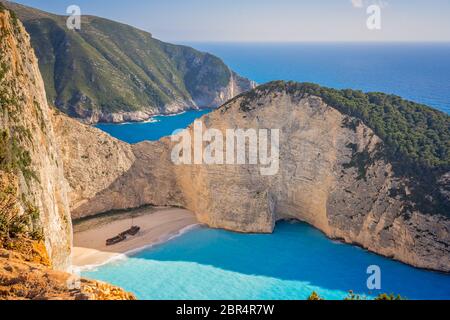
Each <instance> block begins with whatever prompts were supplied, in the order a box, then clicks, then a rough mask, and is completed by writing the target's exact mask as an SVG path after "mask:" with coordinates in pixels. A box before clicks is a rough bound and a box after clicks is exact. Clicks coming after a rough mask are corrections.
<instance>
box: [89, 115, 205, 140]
mask: <svg viewBox="0 0 450 320" xmlns="http://www.w3.org/2000/svg"><path fill="white" fill-rule="evenodd" d="M211 111H212V110H211V109H202V110H190V111H186V112H183V113H180V114H175V115H167V116H155V117H152V118H151V119H150V120H149V121H146V122H133V123H131V122H130V123H123V124H112V123H99V124H98V125H96V127H97V128H99V129H101V130H103V131H105V132H106V133H109V134H110V135H111V136H113V137H114V138H117V139H119V140H122V141H125V142H128V143H139V142H142V141H146V140H147V141H157V140H159V139H161V138H163V137H167V136H170V135H172V133H173V132H174V131H175V130H178V129H185V128H187V127H188V126H189V125H190V124H191V123H193V122H194V120H195V119H198V118H200V117H201V116H203V115H205V114H207V113H209V112H211Z"/></svg>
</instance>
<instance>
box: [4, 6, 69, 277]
mask: <svg viewBox="0 0 450 320" xmlns="http://www.w3.org/2000/svg"><path fill="white" fill-rule="evenodd" d="M0 38H1V42H0V60H1V61H0V63H1V66H2V69H3V70H2V72H0V73H1V78H0V95H1V96H0V100H1V101H2V113H1V114H0V129H1V131H2V132H5V133H6V134H7V136H8V139H10V141H8V142H6V141H5V143H8V144H9V145H10V146H11V145H14V148H15V149H19V150H20V154H22V156H20V155H18V156H16V159H15V160H13V161H12V165H14V166H18V167H19V168H18V170H16V171H17V172H18V175H17V179H18V181H19V191H20V194H21V195H22V196H21V198H22V200H21V202H20V203H19V205H20V207H21V211H22V212H25V211H26V210H27V207H28V206H29V205H30V204H31V205H32V206H34V207H36V208H37V210H38V211H39V216H38V221H35V224H36V225H33V226H30V227H34V228H40V227H42V228H43V233H44V238H45V244H46V248H47V251H48V253H49V256H50V258H51V261H52V265H53V266H54V267H55V268H56V269H61V270H65V269H67V268H68V267H69V266H70V264H71V261H70V252H71V245H72V224H71V218H70V213H69V201H68V198H67V188H68V186H67V182H66V180H65V178H64V171H63V167H62V161H61V155H60V151H59V149H58V148H57V144H56V140H55V135H54V130H53V125H52V121H51V116H50V108H49V106H48V104H47V99H46V94H45V89H44V83H43V81H42V77H41V74H40V72H39V68H38V64H37V60H36V57H35V55H34V52H33V49H32V48H31V45H30V38H29V36H28V34H27V33H26V31H25V29H24V27H23V25H22V23H21V22H20V21H19V20H18V19H17V18H15V17H12V16H11V14H10V12H9V11H7V10H0ZM2 139H3V137H2ZM11 148H12V149H14V148H13V147H11ZM12 153H13V152H9V156H11V154H12ZM27 155H29V157H28V156H27ZM27 159H29V160H30V161H28V160H27ZM28 162H30V163H29V164H28ZM25 167H26V168H25Z"/></svg>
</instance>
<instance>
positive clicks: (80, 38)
mask: <svg viewBox="0 0 450 320" xmlns="http://www.w3.org/2000/svg"><path fill="white" fill-rule="evenodd" d="M5 6H7V7H9V8H12V10H14V11H15V12H16V14H17V15H18V17H19V18H20V20H22V22H23V23H24V25H25V27H26V29H27V31H28V32H29V33H30V36H31V41H32V45H33V48H34V49H35V51H36V55H37V57H38V59H39V67H40V69H41V72H42V75H43V78H44V82H45V87H46V91H47V97H48V100H49V101H50V103H51V104H52V105H55V106H56V107H58V108H59V109H60V110H62V111H63V112H65V113H66V114H68V115H70V116H72V117H74V118H79V119H81V120H83V121H85V122H88V123H96V122H124V121H142V120H147V119H148V118H149V117H150V116H152V115H155V114H168V113H177V112H180V111H184V110H187V109H195V108H204V107H210V108H211V107H218V106H220V105H221V104H223V103H225V102H226V101H227V100H228V99H231V98H232V97H234V96H235V95H237V94H239V93H241V92H244V91H247V90H250V89H252V88H253V87H254V83H253V82H252V81H250V80H248V79H245V78H243V77H240V76H239V75H237V74H236V73H234V72H233V71H231V70H230V69H229V68H228V66H226V65H225V64H224V63H223V61H222V60H220V59H219V58H218V57H215V56H213V55H211V54H208V53H203V52H199V51H197V50H194V49H192V48H189V47H186V46H179V45H173V44H170V43H165V42H162V41H159V40H157V39H155V38H153V37H152V35H151V34H150V33H148V32H144V31H142V30H139V29H136V28H133V27H131V26H128V25H125V24H121V23H118V22H114V21H111V20H107V19H103V18H100V17H94V16H84V15H83V16H82V20H81V29H80V30H69V29H68V28H67V27H66V20H67V17H63V16H58V15H54V14H50V13H47V12H43V11H40V10H37V9H34V8H30V7H27V6H22V5H19V4H14V3H9V2H5Z"/></svg>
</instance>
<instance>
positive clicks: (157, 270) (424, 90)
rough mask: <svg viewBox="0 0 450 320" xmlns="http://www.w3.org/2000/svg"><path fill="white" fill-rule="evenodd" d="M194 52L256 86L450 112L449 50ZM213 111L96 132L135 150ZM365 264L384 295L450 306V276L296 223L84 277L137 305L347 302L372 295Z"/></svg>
mask: <svg viewBox="0 0 450 320" xmlns="http://www.w3.org/2000/svg"><path fill="white" fill-rule="evenodd" d="M190 45H191V46H194V47H195V48H197V49H200V50H203V51H208V52H211V53H213V54H216V55H218V56H220V57H221V58H223V59H224V61H225V62H226V63H227V64H228V65H230V66H231V67H232V68H233V69H234V70H236V71H237V72H238V73H240V74H242V75H244V76H246V77H249V78H251V79H253V80H255V81H257V82H258V83H264V82H267V81H271V80H277V79H283V80H296V81H302V82H303V81H308V82H315V83H318V84H321V85H324V86H329V87H335V88H353V89H361V90H363V91H382V92H386V93H394V94H397V95H400V96H402V97H404V98H407V99H410V100H413V101H416V102H420V103H424V104H427V105H429V106H432V107H434V108H437V109H439V110H441V111H444V112H447V113H449V112H450V44H358V45H356V44H276V45H275V44H219V43H214V44H211V43H194V44H190ZM207 112H209V111H208V110H203V111H190V112H186V113H183V114H180V115H176V116H161V117H155V118H153V119H152V121H150V122H147V123H132V124H121V125H110V124H100V125H98V127H99V128H101V129H103V130H105V131H106V132H108V133H110V134H111V135H113V136H115V137H117V138H119V139H122V140H124V141H127V142H130V143H136V142H140V141H143V140H158V139H159V138H161V137H163V136H167V135H170V134H171V133H172V132H173V131H174V130H176V129H182V128H185V127H187V126H188V125H189V124H190V123H192V122H193V121H194V119H195V118H197V117H200V116H202V115H203V114H205V113H207ZM369 265H378V266H380V267H381V271H382V290H381V292H388V293H390V292H394V293H398V294H402V295H403V296H406V297H407V298H410V299H432V298H437V299H450V275H444V274H439V273H434V272H429V271H424V270H418V269H415V268H412V267H409V266H406V265H404V264H401V263H398V262H395V261H392V260H389V259H386V258H382V257H380V256H377V255H374V254H371V253H368V252H366V251H364V250H362V249H359V248H356V247H353V246H349V245H344V244H339V243H336V242H333V241H330V240H328V239H327V238H326V237H324V236H323V235H322V234H321V233H320V232H318V231H317V230H315V229H313V228H312V227H309V226H307V225H305V224H300V223H299V224H288V223H280V224H279V225H278V226H277V228H276V232H275V234H273V235H243V234H235V233H231V232H227V231H221V230H211V229H207V228H200V229H196V230H192V231H190V232H188V233H186V234H184V235H182V236H181V237H178V238H176V239H173V240H171V241H169V242H167V243H165V244H162V245H159V246H157V247H154V248H152V249H148V250H145V251H143V252H141V253H139V254H136V255H134V256H132V257H130V258H128V259H126V260H123V261H117V262H113V263H110V264H108V265H105V266H102V267H99V268H98V269H96V270H93V271H89V272H85V273H84V275H85V276H87V277H92V278H95V279H100V280H105V281H108V282H111V283H114V284H116V285H119V286H122V287H124V288H125V289H127V290H129V291H132V292H134V293H136V294H137V296H138V297H139V298H141V299H304V298H306V297H308V296H309V294H310V293H311V292H312V291H317V292H318V293H319V294H320V295H322V296H323V297H325V298H328V299H342V298H343V297H345V296H346V294H347V291H348V290H353V291H355V292H357V293H360V294H367V295H370V293H369V292H368V290H367V288H366V279H367V274H366V269H367V267H368V266H369ZM377 293H379V292H372V295H373V294H377Z"/></svg>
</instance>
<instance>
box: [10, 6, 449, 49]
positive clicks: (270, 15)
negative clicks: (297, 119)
mask: <svg viewBox="0 0 450 320" xmlns="http://www.w3.org/2000/svg"><path fill="white" fill-rule="evenodd" d="M15 2H18V3H21V4H25V5H29V6H31V7H35V8H39V9H42V10H45V11H49V12H52V13H57V14H66V9H67V7H68V6H69V5H78V6H79V7H80V9H81V13H82V14H90V15H96V16H101V17H105V18H109V19H112V20H115V21H120V22H123V23H127V24H130V25H133V26H135V27H138V28H140V29H143V30H146V31H149V32H151V33H152V34H153V36H154V37H156V38H159V39H162V40H166V41H172V42H195V41H199V42H206V41H215V42H302V41H308V42H311V41H319V42H328V41H333V42H339V41H345V42H349V41H352V42H354V41H395V42H398V41H409V42H419V41H420V42H422V41H432V42H438V41H445V42H450V0H158V1H157V0H126V1H119V0H16V1H15ZM371 5H377V6H378V7H379V8H380V20H379V21H380V27H381V29H376V30H370V29H369V28H368V27H367V23H366V22H367V20H368V18H370V16H371V15H372V14H368V13H367V8H368V7H369V6H371ZM372 21H373V20H372Z"/></svg>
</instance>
